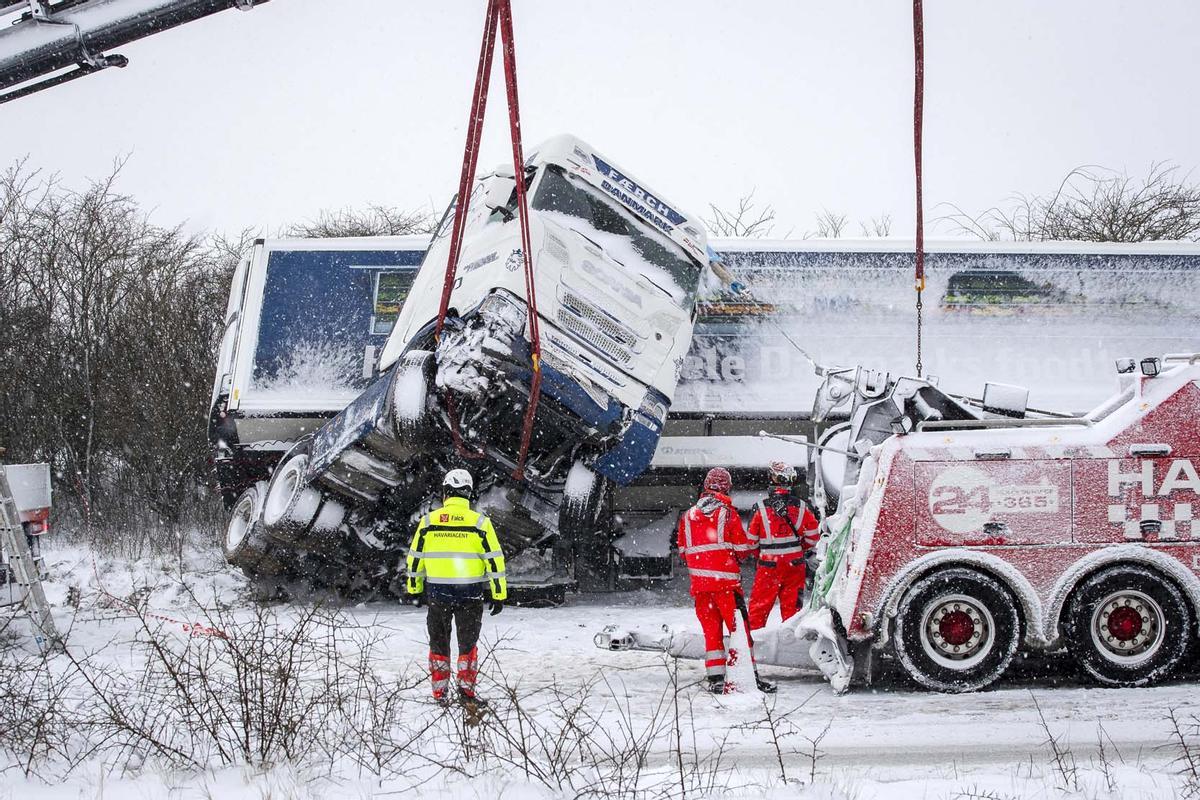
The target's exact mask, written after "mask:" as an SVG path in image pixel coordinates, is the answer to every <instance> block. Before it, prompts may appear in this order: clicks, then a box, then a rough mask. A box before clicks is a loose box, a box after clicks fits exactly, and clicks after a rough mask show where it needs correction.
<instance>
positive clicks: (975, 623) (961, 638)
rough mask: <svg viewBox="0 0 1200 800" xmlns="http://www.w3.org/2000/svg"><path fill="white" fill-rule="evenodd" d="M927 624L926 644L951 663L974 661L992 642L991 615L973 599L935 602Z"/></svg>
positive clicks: (951, 599) (960, 597) (954, 598)
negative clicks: (989, 616)
mask: <svg viewBox="0 0 1200 800" xmlns="http://www.w3.org/2000/svg"><path fill="white" fill-rule="evenodd" d="M925 620H926V622H925V636H926V641H927V642H928V643H929V645H930V646H931V648H932V650H933V651H934V652H935V653H936V654H937V655H939V656H941V657H942V658H945V659H949V660H950V661H956V662H958V661H966V660H968V659H972V658H974V657H975V656H977V655H979V654H980V652H981V651H983V650H984V649H986V647H987V646H988V645H989V643H990V641H991V628H990V625H989V621H988V620H989V618H988V615H987V613H986V611H985V610H984V609H983V608H982V607H981V606H980V605H979V604H978V603H977V602H976V601H975V600H973V599H972V598H968V597H963V596H956V597H948V598H944V599H942V600H941V601H935V602H934V604H933V606H932V607H931V609H930V611H929V613H928V614H927V616H926V618H925Z"/></svg>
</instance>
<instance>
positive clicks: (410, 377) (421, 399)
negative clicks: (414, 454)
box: [392, 350, 436, 442]
mask: <svg viewBox="0 0 1200 800" xmlns="http://www.w3.org/2000/svg"><path fill="white" fill-rule="evenodd" d="M435 366H436V362H435V360H434V357H433V353H431V352H430V351H428V350H412V351H410V352H408V353H405V355H404V357H403V358H402V359H400V363H399V364H398V365H397V366H396V375H395V377H393V378H392V421H393V424H394V425H395V432H396V438H397V439H399V440H400V441H402V442H419V441H420V440H421V439H422V438H424V437H425V436H426V435H427V434H428V432H429V392H430V387H432V386H433V371H434V368H435Z"/></svg>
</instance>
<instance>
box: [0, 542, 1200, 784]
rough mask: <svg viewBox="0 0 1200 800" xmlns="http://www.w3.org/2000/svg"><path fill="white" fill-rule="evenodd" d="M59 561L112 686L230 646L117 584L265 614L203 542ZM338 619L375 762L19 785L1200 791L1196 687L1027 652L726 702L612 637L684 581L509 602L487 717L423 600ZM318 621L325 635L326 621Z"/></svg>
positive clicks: (168, 709) (21, 772)
mask: <svg viewBox="0 0 1200 800" xmlns="http://www.w3.org/2000/svg"><path fill="white" fill-rule="evenodd" d="M47 562H48V565H49V569H50V572H51V580H50V583H49V585H48V589H47V590H48V594H49V596H50V599H51V601H52V603H54V604H55V606H56V617H57V618H58V620H59V622H60V623H61V625H62V626H63V628H64V629H69V631H70V633H69V643H68V647H69V648H70V650H71V654H72V656H71V657H72V658H74V659H76V660H78V659H82V658H83V657H84V656H87V657H88V659H89V661H88V666H87V668H88V669H90V670H93V671H95V672H97V673H103V674H104V677H105V679H108V680H113V681H117V682H118V683H119V682H120V680H122V679H127V680H128V681H134V680H135V679H137V678H138V677H139V676H140V675H142V674H143V673H144V672H146V671H147V670H148V669H149V666H150V662H152V661H153V660H154V659H153V657H152V655H151V654H150V652H149V651H148V650H147V648H146V646H145V645H146V643H147V641H149V640H153V641H158V642H159V643H160V644H162V645H163V646H164V647H166V648H167V649H169V650H172V651H182V650H183V649H184V648H185V647H186V646H188V645H191V646H193V647H195V646H197V645H202V644H207V645H214V646H216V652H220V647H221V646H223V645H222V643H221V642H219V641H218V640H214V639H211V638H208V637H205V636H201V637H197V638H195V639H189V635H188V634H187V633H185V632H184V629H183V627H182V626H181V625H179V624H177V623H176V622H171V621H166V620H159V619H157V618H151V619H150V620H149V627H148V629H147V628H144V627H143V625H142V623H141V621H139V619H138V618H137V617H135V616H133V615H131V614H129V613H128V612H127V611H124V610H122V609H121V608H120V607H119V606H116V605H115V604H113V603H112V602H111V601H110V600H106V599H105V596H104V592H107V593H109V594H111V595H115V596H117V597H128V596H130V595H133V594H135V593H136V592H138V590H139V589H140V590H142V591H141V592H140V593H139V594H140V595H141V596H143V597H144V598H145V601H144V602H145V605H144V608H145V609H146V610H147V611H149V612H153V613H157V614H160V615H162V616H164V617H170V618H172V619H174V620H178V621H179V622H197V621H202V622H205V624H206V625H214V624H215V625H224V624H231V625H234V626H235V627H237V629H238V630H239V631H245V630H250V628H251V627H252V625H251V623H252V619H253V618H254V616H255V615H254V613H253V606H254V602H253V597H254V592H253V590H252V589H251V588H250V587H249V586H248V584H247V583H246V582H245V580H244V579H243V578H242V577H241V576H240V575H239V574H237V573H235V572H233V571H231V570H229V569H228V568H226V567H225V566H224V565H223V564H221V563H219V556H216V555H215V554H208V553H204V552H192V553H190V554H189V555H188V556H187V557H186V560H185V563H186V569H185V570H183V571H182V572H180V571H178V569H177V567H176V568H172V567H171V565H170V564H167V563H164V562H155V561H152V560H145V561H140V562H137V563H132V564H130V563H117V562H113V561H108V560H102V561H101V562H100V565H99V568H98V569H97V570H93V565H92V558H91V554H90V552H89V551H88V550H87V549H86V548H80V547H77V546H62V545H60V546H59V547H58V548H57V549H55V548H54V547H53V546H52V547H51V549H50V550H49V553H48V555H47ZM71 587H77V589H78V591H77V592H76V591H72V590H71ZM102 590H103V591H102ZM76 606H77V607H76ZM202 606H203V607H207V608H208V611H207V614H208V616H207V617H206V612H205V611H203V610H202V608H201V607H202ZM306 609H307V607H306V606H304V605H302V604H292V603H276V604H275V605H273V606H272V607H271V609H270V614H269V615H268V617H270V618H271V619H274V620H277V621H278V622H280V623H282V624H281V626H280V627H279V628H278V629H277V630H276V633H278V632H279V631H283V632H285V633H286V632H287V631H288V630H289V625H290V624H292V622H293V621H294V624H295V626H296V628H295V629H296V630H299V629H300V628H302V627H303V626H304V625H305V624H306V623H303V622H302V620H303V619H304V617H305V614H306ZM331 613H332V614H333V616H331V617H329V618H327V619H328V620H330V621H335V622H336V623H337V624H338V625H339V626H344V627H345V629H346V630H345V631H343V633H345V635H344V636H342V637H341V638H339V639H338V644H337V647H338V648H339V649H340V652H341V654H342V655H341V656H340V658H341V659H343V660H345V663H349V662H350V661H352V660H353V657H354V656H358V655H365V656H366V657H367V662H368V666H369V668H370V669H371V670H373V674H374V675H376V676H377V677H379V678H380V679H381V684H382V685H384V686H386V687H389V688H388V691H384V690H381V689H379V688H378V686H377V687H376V689H375V690H374V691H375V692H377V693H378V706H379V707H378V708H377V709H376V713H377V714H378V716H379V718H378V719H377V720H375V722H376V723H377V724H373V725H370V726H365V727H367V728H370V731H371V734H372V735H371V737H368V738H367V739H363V741H364V742H366V741H368V740H369V741H370V742H373V743H374V745H375V748H376V749H375V751H374V752H373V753H372V754H370V757H367V754H366V753H365V752H358V756H360V757H358V758H354V757H350V756H349V755H347V753H346V752H339V753H337V754H336V755H333V756H329V755H323V754H322V753H318V752H306V751H305V748H304V747H303V746H302V745H303V743H301V745H297V746H296V747H295V748H293V758H292V759H290V760H288V759H281V758H275V759H274V760H273V763H270V764H262V763H258V764H245V763H240V760H239V759H237V758H234V759H232V762H231V763H228V764H226V765H224V766H222V765H221V764H220V759H218V758H213V759H211V761H210V762H206V763H211V766H209V767H207V768H204V769H197V768H195V767H185V766H180V764H179V763H176V764H174V765H170V764H168V763H166V762H165V761H164V760H163V759H161V758H153V757H151V758H144V759H142V758H139V759H136V760H135V761H133V762H130V763H126V762H124V761H117V760H114V759H113V758H112V756H111V755H108V756H106V755H105V751H103V750H99V751H97V753H96V755H94V756H91V757H87V758H84V759H83V762H82V763H81V764H79V765H78V766H76V767H74V768H73V769H71V770H70V771H68V772H65V774H64V771H65V767H64V765H63V764H62V763H61V762H58V761H56V760H55V759H53V758H52V759H40V760H39V759H35V761H34V762H33V763H32V764H31V766H30V768H29V770H28V771H29V773H31V774H29V775H26V766H27V765H26V764H25V763H21V762H20V759H19V756H15V755H14V754H12V753H4V758H3V762H2V764H3V766H4V767H6V769H5V770H4V771H3V772H2V773H0V797H15V798H21V799H22V800H33V799H34V798H54V799H55V800H58V799H59V798H76V797H83V798H92V797H120V798H126V797H129V798H140V797H147V798H149V797H171V798H180V799H181V800H182V799H183V798H210V797H215V798H267V797H271V798H287V797H297V798H308V797H314V798H315V797H351V798H373V797H389V796H393V795H395V794H398V793H400V792H406V791H413V790H415V791H419V792H420V793H421V796H438V797H445V798H459V797H465V798H474V797H489V798H493V797H503V798H524V797H538V798H541V797H584V796H607V795H614V796H623V797H640V796H647V797H655V796H661V797H685V796H686V797H703V796H712V797H756V798H784V797H821V798H825V797H830V798H832V797H846V798H894V797H922V798H925V797H928V798H1003V797H1058V796H1072V797H1109V796H1111V797H1155V798H1161V797H1174V796H1180V797H1186V796H1196V792H1197V791H1200V785H1198V782H1197V778H1196V775H1197V772H1196V770H1197V769H1198V768H1200V730H1198V723H1197V718H1198V717H1200V693H1198V692H1197V689H1196V684H1195V683H1193V682H1178V683H1174V684H1171V685H1167V686H1161V687H1156V688H1150V689H1132V690H1108V689H1096V688H1090V687H1087V686H1085V685H1083V684H1081V683H1079V682H1078V681H1075V680H1074V679H1072V678H1070V677H1066V678H1064V677H1062V676H1061V675H1059V677H1058V678H1057V679H1054V680H1049V679H1047V678H1045V677H1038V676H1039V675H1044V674H1045V673H1046V672H1047V671H1049V672H1055V671H1059V670H1056V669H1055V665H1054V663H1053V662H1050V663H1046V662H1043V663H1041V664H1026V665H1022V666H1021V667H1020V668H1018V670H1017V671H1018V672H1019V673H1020V674H1018V675H1014V676H1010V678H1009V679H1007V680H1006V682H1005V683H1003V684H1002V686H1001V688H998V689H996V690H994V691H988V692H984V693H980V694H973V695H938V694H930V693H926V692H919V691H914V690H912V689H910V688H908V687H907V686H906V685H905V684H904V683H903V682H902V681H898V680H891V681H885V682H884V683H883V684H881V685H877V686H876V687H875V688H872V689H857V690H854V691H852V692H851V693H850V694H848V695H845V696H842V697H836V696H834V695H833V693H832V691H831V690H830V689H829V687H828V686H827V685H826V684H824V683H822V682H819V681H817V680H815V679H813V678H810V677H803V676H800V675H798V674H795V673H793V672H791V671H789V670H788V669H786V668H777V667H770V668H766V669H765V670H764V672H766V674H767V675H768V676H769V677H771V678H772V679H775V680H777V681H778V682H779V693H778V695H777V696H776V697H775V698H773V699H766V700H764V698H763V697H762V696H760V695H757V694H755V695H752V696H751V695H735V696H730V697H725V698H714V697H712V696H709V695H706V694H704V693H702V692H701V691H700V688H699V685H698V682H700V681H701V680H702V668H701V665H700V664H699V663H696V662H669V661H668V660H666V659H664V657H663V656H661V655H658V654H654V653H646V652H623V653H612V652H607V651H602V650H599V649H597V648H596V647H595V646H594V645H593V643H592V638H593V635H594V634H595V633H596V632H597V631H599V630H600V629H601V628H602V627H603V626H605V625H608V624H619V625H622V626H624V627H640V628H643V629H653V628H655V627H657V626H658V625H661V624H670V625H673V626H676V625H678V626H688V625H691V624H692V623H693V618H692V616H691V611H690V609H689V608H688V605H687V596H686V592H685V591H684V590H683V588H682V587H680V586H672V587H669V588H667V589H666V590H665V591H662V592H653V591H640V592H633V593H628V594H623V595H585V596H581V597H575V598H572V600H571V602H570V603H569V604H568V605H567V606H566V607H563V608H559V609H550V610H530V609H519V608H507V609H505V611H504V613H503V614H502V615H501V616H498V617H488V618H486V621H485V627H484V640H485V645H484V649H486V650H487V651H488V653H487V655H486V658H485V666H484V672H485V676H486V677H485V679H484V680H485V682H484V684H483V686H484V688H485V690H486V691H487V694H488V696H490V697H491V699H492V701H493V706H494V713H489V714H488V715H485V717H484V718H483V719H482V720H480V721H479V722H478V723H477V724H476V725H473V726H472V725H465V724H464V722H465V721H466V720H465V717H464V713H463V711H462V710H460V709H453V710H451V711H448V712H444V711H442V710H441V709H439V708H437V707H436V706H434V705H432V704H431V703H430V702H428V700H427V686H426V684H425V683H424V681H423V680H422V671H423V669H424V666H423V665H424V661H425V655H426V650H425V635H424V613H423V612H422V611H421V610H418V609H416V608H412V607H407V606H397V605H395V604H392V603H365V604H361V605H356V606H348V605H342V606H340V607H338V608H335V609H332V612H331ZM325 619H326V618H324V617H322V620H325ZM214 620H215V622H214ZM307 624H308V625H309V627H308V628H307V629H306V630H308V631H309V632H310V633H312V632H313V631H314V630H315V631H316V639H318V640H319V639H320V638H321V636H322V635H323V633H322V632H321V631H320V630H319V627H320V625H323V624H326V622H324V621H321V622H318V623H316V628H314V627H313V624H312V623H307ZM16 628H17V629H10V630H9V632H8V633H7V634H6V636H7V637H8V638H7V639H6V640H4V641H3V645H2V646H3V648H6V649H7V657H6V660H8V664H6V668H11V663H12V662H11V659H13V658H17V657H21V656H29V655H30V653H31V652H32V648H33V645H32V643H31V641H30V640H29V638H28V636H27V634H26V629H25V628H24V626H23V625H18V626H16ZM150 632H154V634H155V635H154V636H153V637H151V636H150ZM356 648H358V649H357V650H356ZM310 655H311V653H310ZM70 660H71V659H70V658H68V657H67V656H61V655H59V656H54V657H53V661H54V662H55V665H56V666H54V667H52V669H56V670H60V671H69V662H70ZM301 660H303V659H301ZM319 660H320V659H315V660H314V659H310V660H309V661H307V662H306V663H307V664H308V667H307V669H308V670H309V671H310V672H311V674H310V675H307V676H306V679H309V680H311V681H312V682H313V683H312V684H311V685H312V686H321V685H323V684H321V683H320V681H321V680H326V679H327V678H328V676H327V675H324V674H322V673H323V670H322V668H321V667H320V666H319V665H318V662H319ZM339 664H342V667H344V666H345V664H344V663H342V662H341V661H339ZM340 668H341V667H339V669H340ZM327 671H328V670H325V672H327ZM1059 672H1061V671H1059ZM5 685H9V684H5ZM129 685H133V684H132V683H130V684H129ZM189 685H190V686H191V685H196V684H189ZM85 694H86V689H85V687H84V685H83V684H81V683H80V682H79V681H74V682H73V683H72V694H71V696H70V697H68V698H66V701H67V704H68V705H70V704H72V703H75V704H82V703H84V702H85V698H84V695H85ZM114 696H116V695H114ZM164 697H166V698H167V699H166V700H165V701H163V704H162V706H161V709H159V710H157V712H156V713H155V714H154V716H156V717H158V718H159V719H160V720H171V719H175V718H177V717H178V718H184V717H186V716H187V714H186V709H183V708H180V707H179V706H180V705H181V704H182V705H187V704H188V703H190V700H186V699H184V700H181V699H180V698H182V697H183V695H182V694H180V693H178V692H175V693H171V692H168V693H167V694H165V695H164ZM375 699H376V698H375V695H372V697H371V700H372V702H375ZM385 701H386V702H390V703H391V705H389V706H388V707H387V708H386V709H384V708H383V705H384V704H385ZM5 702H6V703H11V702H12V701H11V698H10V699H9V700H6V701H5ZM235 706H236V704H235ZM288 707H289V708H290V706H288ZM3 708H8V709H10V712H11V710H12V708H13V706H12V705H7V704H6V705H4V706H3ZM1039 709H1040V711H1039ZM361 711H362V709H361V708H359V713H360V721H361ZM1172 714H1173V715H1174V716H1175V718H1176V719H1177V720H1178V721H1179V723H1180V726H1181V727H1180V728H1179V732H1180V733H1181V734H1182V737H1183V738H1182V739H1180V738H1179V736H1178V735H1177V733H1176V729H1175V726H1173V724H1172V722H1171V721H1170V716H1171V715H1172ZM1043 716H1044V722H1043V721H1042V719H1041V717H1043ZM335 717H336V715H335V716H334V717H330V719H334V718H335ZM336 718H337V719H340V717H336ZM772 719H773V720H774V723H772V722H771V721H770V720H772ZM4 722H5V721H4V720H3V719H0V728H3V727H5V725H4ZM331 724H332V723H331ZM501 725H503V726H504V728H505V730H504V732H503V733H502V732H501V731H499V730H498V726H501ZM235 727H236V726H235ZM351 727H353V726H351ZM360 727H363V726H360ZM354 730H359V729H358V728H355V729H354ZM328 732H331V733H333V734H334V735H335V738H339V737H340V738H344V740H345V742H346V743H349V742H350V741H351V738H350V737H351V734H350V728H347V733H346V734H345V735H344V737H343V734H342V733H340V732H339V730H332V731H328ZM359 732H360V733H361V731H359ZM78 733H79V734H80V735H81V736H82V735H83V734H84V733H86V731H83V730H82V729H81V730H80V731H78ZM164 735H166V734H164ZM1051 736H1053V737H1054V742H1053V743H1051V742H1050V741H1049V739H1050V737H1051ZM320 738H321V739H322V741H323V742H324V740H325V739H327V738H329V737H326V736H324V735H322V736H321V737H320ZM183 740H186V741H188V742H189V744H188V748H190V749H189V752H192V753H203V752H205V750H204V748H205V746H206V744H205V742H206V740H205V737H204V735H202V734H192V735H191V737H190V738H188V737H184V738H183ZM4 741H7V738H6V737H5V736H4V735H3V733H2V731H0V742H4ZM355 741H358V740H355ZM324 746H325V747H327V748H328V746H329V743H328V742H326V743H325V745H324ZM355 747H359V746H358V745H355ZM360 749H361V748H360ZM325 752H326V753H328V752H329V751H328V750H327V751H325ZM1056 753H1057V758H1056ZM381 754H382V756H381ZM1189 757H1190V758H1191V759H1192V760H1191V761H1188V758H1189ZM372 759H374V760H372ZM181 760H182V759H181ZM414 787H415V789H414ZM1189 793H1190V794H1189Z"/></svg>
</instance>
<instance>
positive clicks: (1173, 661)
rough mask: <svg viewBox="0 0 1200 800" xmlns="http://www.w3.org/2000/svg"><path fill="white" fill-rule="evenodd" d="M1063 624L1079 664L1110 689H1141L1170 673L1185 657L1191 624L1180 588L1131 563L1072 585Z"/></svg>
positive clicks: (1069, 645)
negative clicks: (1112, 687) (1125, 687)
mask: <svg viewBox="0 0 1200 800" xmlns="http://www.w3.org/2000/svg"><path fill="white" fill-rule="evenodd" d="M1065 622H1066V625H1065V628H1066V630H1065V634H1066V640H1067V645H1068V647H1069V648H1070V651H1071V653H1072V654H1073V655H1074V656H1075V659H1076V660H1077V661H1078V662H1079V665H1080V666H1082V667H1083V669H1084V670H1085V671H1087V673H1088V674H1089V675H1091V676H1092V677H1093V678H1094V679H1096V681H1098V682H1099V683H1102V684H1106V685H1108V686H1145V685H1147V684H1151V683H1156V682H1158V681H1160V680H1162V679H1163V678H1165V677H1167V676H1168V675H1170V674H1171V673H1172V672H1173V671H1174V670H1175V669H1176V667H1178V666H1179V665H1180V664H1181V663H1182V662H1183V661H1184V659H1185V656H1186V655H1187V649H1188V642H1189V639H1190V637H1191V633H1192V630H1193V627H1192V626H1193V624H1194V622H1193V619H1192V612H1191V609H1190V607H1189V606H1188V602H1187V600H1186V599H1185V598H1184V596H1183V593H1182V592H1181V591H1180V590H1179V587H1177V586H1176V585H1175V584H1174V583H1173V582H1171V581H1169V580H1167V579H1165V578H1163V577H1162V576H1160V575H1159V574H1158V573H1156V572H1154V571H1153V570H1150V569H1147V568H1145V567H1141V566H1136V565H1132V564H1130V565H1125V566H1115V567H1109V568H1108V569H1105V570H1102V571H1100V572H1098V573H1096V574H1095V575H1093V576H1091V577H1090V578H1088V579H1086V580H1084V581H1083V582H1082V583H1080V584H1079V585H1078V586H1076V587H1075V589H1074V591H1072V592H1071V599H1070V600H1069V601H1068V602H1067V608H1066V618H1065Z"/></svg>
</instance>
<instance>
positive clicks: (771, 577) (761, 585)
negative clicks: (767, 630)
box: [750, 559, 804, 631]
mask: <svg viewBox="0 0 1200 800" xmlns="http://www.w3.org/2000/svg"><path fill="white" fill-rule="evenodd" d="M767 564H774V566H767ZM803 592H804V561H802V560H799V559H797V561H796V563H794V564H793V563H789V562H786V561H777V562H764V561H759V562H758V568H757V569H756V570H755V571H754V588H753V589H751V590H750V630H752V631H756V630H758V629H759V628H761V627H763V626H764V625H766V624H767V617H768V616H769V615H770V613H771V609H772V608H773V607H774V606H775V601H776V600H778V601H779V610H780V612H782V614H783V618H784V619H787V618H788V617H791V616H793V615H795V613H796V612H797V611H799V610H800V597H801V595H802V594H803Z"/></svg>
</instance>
